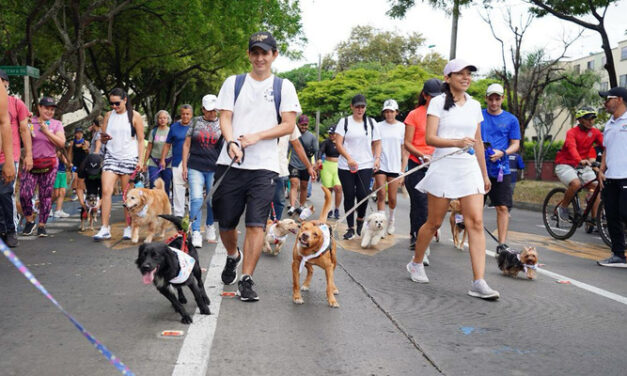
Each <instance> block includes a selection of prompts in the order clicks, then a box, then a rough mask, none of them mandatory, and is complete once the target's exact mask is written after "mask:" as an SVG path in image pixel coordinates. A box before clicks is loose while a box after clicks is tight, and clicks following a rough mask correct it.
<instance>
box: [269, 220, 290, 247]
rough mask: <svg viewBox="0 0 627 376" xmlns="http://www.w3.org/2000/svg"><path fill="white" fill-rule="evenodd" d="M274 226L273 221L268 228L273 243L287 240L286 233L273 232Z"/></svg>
mask: <svg viewBox="0 0 627 376" xmlns="http://www.w3.org/2000/svg"><path fill="white" fill-rule="evenodd" d="M275 228H276V223H273V224H272V226H270V228H269V229H268V233H270V235H272V239H274V244H279V243H285V241H286V240H287V234H285V235H283V236H276V234H275V233H274V229H275Z"/></svg>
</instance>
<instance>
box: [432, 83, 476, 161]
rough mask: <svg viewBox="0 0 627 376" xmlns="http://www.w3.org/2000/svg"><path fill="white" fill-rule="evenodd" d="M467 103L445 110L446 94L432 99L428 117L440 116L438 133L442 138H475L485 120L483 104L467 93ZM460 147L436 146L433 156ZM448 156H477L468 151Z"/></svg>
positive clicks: (435, 156) (438, 155)
mask: <svg viewBox="0 0 627 376" xmlns="http://www.w3.org/2000/svg"><path fill="white" fill-rule="evenodd" d="M464 95H465V96H466V103H464V105H463V106H459V105H455V106H453V107H451V108H449V110H448V111H444V101H445V99H446V95H445V94H441V95H438V96H437V97H434V98H433V99H431V102H430V103H429V108H428V109H427V117H428V116H429V115H433V116H437V117H439V118H440V122H439V125H438V132H437V135H438V136H439V137H442V138H452V139H461V138H464V137H470V138H475V135H476V132H477V127H478V125H479V124H480V123H481V122H482V121H483V114H482V113H481V104H480V103H479V102H477V101H476V100H475V99H473V98H472V97H471V96H470V95H468V94H467V93H464ZM459 149H460V148H457V147H452V148H436V149H435V152H434V153H433V158H437V157H440V156H442V155H445V154H448V153H451V152H453V151H456V150H459ZM448 158H475V156H474V155H470V154H468V153H463V154H455V155H452V156H450V157H448Z"/></svg>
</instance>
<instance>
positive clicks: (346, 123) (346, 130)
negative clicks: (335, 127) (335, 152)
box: [342, 116, 348, 145]
mask: <svg viewBox="0 0 627 376" xmlns="http://www.w3.org/2000/svg"><path fill="white" fill-rule="evenodd" d="M346 133H348V116H347V117H345V118H344V138H342V145H344V140H346Z"/></svg>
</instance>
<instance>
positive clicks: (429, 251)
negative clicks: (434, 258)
mask: <svg viewBox="0 0 627 376" xmlns="http://www.w3.org/2000/svg"><path fill="white" fill-rule="evenodd" d="M429 255H431V247H427V250H426V251H425V257H423V258H422V265H424V266H429V264H430V262H429Z"/></svg>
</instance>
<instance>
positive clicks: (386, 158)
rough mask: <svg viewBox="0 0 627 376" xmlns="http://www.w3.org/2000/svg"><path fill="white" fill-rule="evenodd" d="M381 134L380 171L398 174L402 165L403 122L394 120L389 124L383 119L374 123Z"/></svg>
mask: <svg viewBox="0 0 627 376" xmlns="http://www.w3.org/2000/svg"><path fill="white" fill-rule="evenodd" d="M375 127H378V128H379V134H380V135H381V168H380V170H381V171H385V172H390V173H395V174H400V173H402V172H403V171H401V167H402V154H401V151H402V150H403V143H404V142H405V124H403V123H401V122H400V121H394V124H390V123H388V122H387V121H385V120H383V121H381V122H379V123H377V124H376V125H375Z"/></svg>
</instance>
